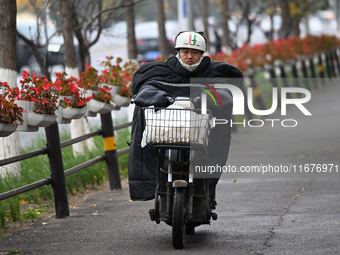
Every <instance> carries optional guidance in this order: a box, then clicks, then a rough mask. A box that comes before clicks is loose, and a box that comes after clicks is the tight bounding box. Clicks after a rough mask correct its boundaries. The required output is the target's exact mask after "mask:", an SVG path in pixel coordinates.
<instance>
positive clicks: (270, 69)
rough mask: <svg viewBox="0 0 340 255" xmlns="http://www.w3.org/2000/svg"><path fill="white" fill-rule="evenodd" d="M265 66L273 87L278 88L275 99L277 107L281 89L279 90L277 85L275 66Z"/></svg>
mask: <svg viewBox="0 0 340 255" xmlns="http://www.w3.org/2000/svg"><path fill="white" fill-rule="evenodd" d="M265 68H266V69H267V71H268V72H269V75H270V80H271V83H272V86H273V87H274V88H278V90H277V100H278V105H277V107H278V108H281V91H280V90H279V86H278V83H277V77H276V73H275V68H276V67H275V66H274V65H273V66H269V65H266V66H265Z"/></svg>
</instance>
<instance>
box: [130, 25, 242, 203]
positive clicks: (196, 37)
mask: <svg viewBox="0 0 340 255" xmlns="http://www.w3.org/2000/svg"><path fill="white" fill-rule="evenodd" d="M175 50H176V52H177V55H176V56H173V57H170V58H169V59H168V60H167V61H166V62H161V61H157V62H152V63H146V64H143V65H142V66H141V68H140V69H139V70H138V71H137V72H136V73H135V75H134V77H133V82H132V93H133V101H134V103H135V104H136V107H135V110H134V118H133V123H132V132H131V148H130V156H129V186H130V197H131V199H132V200H151V199H153V198H154V197H155V188H156V171H157V157H156V156H155V152H154V151H153V150H152V149H151V148H149V147H147V146H146V147H143V148H142V146H141V142H142V133H143V131H144V119H143V110H142V108H143V107H148V106H155V107H167V106H169V105H171V104H172V103H173V102H174V99H175V98H176V97H181V96H182V97H183V96H184V97H190V96H191V95H190V86H188V84H190V81H191V80H192V79H195V80H197V79H219V80H220V81H223V82H228V83H229V84H233V85H236V86H239V87H240V86H242V84H243V74H242V72H241V71H240V70H239V69H237V68H236V67H234V66H232V65H230V64H228V63H224V62H217V61H212V60H211V59H210V58H209V57H207V56H203V54H204V53H205V52H206V50H207V41H206V39H205V37H204V35H203V33H197V32H192V31H184V32H180V33H179V34H178V35H177V36H176V39H175ZM216 92H217V93H218V95H219V97H220V99H221V104H218V105H215V104H214V102H213V99H211V98H209V97H208V99H207V100H208V101H207V104H208V108H209V109H210V110H211V112H212V115H213V116H214V117H216V118H217V119H225V120H230V119H231V118H232V106H233V99H232V96H231V94H230V92H229V91H228V90H226V89H216ZM230 139H231V127H230V126H229V125H217V126H216V127H215V128H213V129H212V130H211V133H210V136H209V145H208V147H207V150H208V152H207V154H208V160H207V162H208V163H209V165H214V166H215V165H219V166H224V165H225V164H226V162H227V158H228V153H229V147H230ZM214 177H215V178H211V179H210V182H209V185H210V194H211V201H215V188H216V185H217V183H218V180H219V176H214ZM214 205H215V203H214Z"/></svg>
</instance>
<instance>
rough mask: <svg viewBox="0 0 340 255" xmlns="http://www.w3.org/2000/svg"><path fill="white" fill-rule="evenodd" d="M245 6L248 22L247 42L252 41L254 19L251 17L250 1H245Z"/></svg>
mask: <svg viewBox="0 0 340 255" xmlns="http://www.w3.org/2000/svg"><path fill="white" fill-rule="evenodd" d="M245 5H246V6H245V8H244V13H243V18H244V19H245V21H246V24H247V40H246V42H245V43H246V44H249V43H250V38H251V33H252V23H253V21H252V20H251V18H250V3H249V1H246V3H245Z"/></svg>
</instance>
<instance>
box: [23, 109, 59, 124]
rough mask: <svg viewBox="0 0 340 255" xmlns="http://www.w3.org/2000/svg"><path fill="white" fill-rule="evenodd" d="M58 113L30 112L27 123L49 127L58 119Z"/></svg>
mask: <svg viewBox="0 0 340 255" xmlns="http://www.w3.org/2000/svg"><path fill="white" fill-rule="evenodd" d="M57 117H58V116H57V115H48V114H40V113H35V112H28V116H27V125H28V126H32V127H36V126H37V127H47V126H49V125H51V124H53V123H54V122H55V121H56V120H57Z"/></svg>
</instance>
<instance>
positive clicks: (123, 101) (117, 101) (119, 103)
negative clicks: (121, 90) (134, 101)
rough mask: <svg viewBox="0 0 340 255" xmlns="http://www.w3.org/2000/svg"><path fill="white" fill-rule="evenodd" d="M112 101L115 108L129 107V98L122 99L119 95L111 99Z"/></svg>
mask: <svg viewBox="0 0 340 255" xmlns="http://www.w3.org/2000/svg"><path fill="white" fill-rule="evenodd" d="M113 101H114V103H115V105H116V106H121V107H127V106H129V105H130V102H131V98H130V97H124V96H121V95H116V96H115V97H114V98H113Z"/></svg>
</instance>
